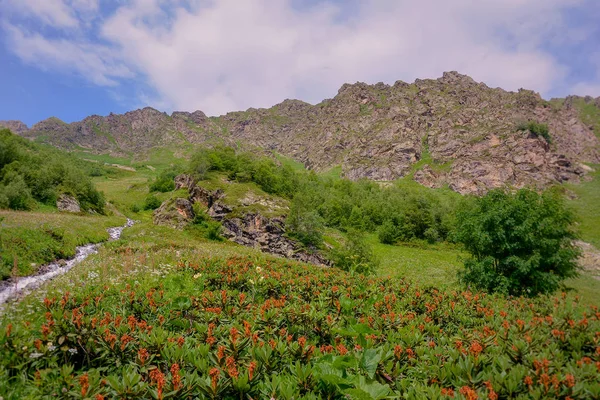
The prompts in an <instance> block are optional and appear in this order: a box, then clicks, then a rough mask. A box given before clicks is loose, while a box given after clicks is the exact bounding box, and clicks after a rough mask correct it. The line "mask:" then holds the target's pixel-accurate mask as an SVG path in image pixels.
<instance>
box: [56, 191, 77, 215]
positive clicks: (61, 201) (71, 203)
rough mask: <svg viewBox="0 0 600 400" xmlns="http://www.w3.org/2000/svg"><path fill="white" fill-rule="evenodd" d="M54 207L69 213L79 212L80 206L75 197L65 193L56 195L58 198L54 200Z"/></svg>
mask: <svg viewBox="0 0 600 400" xmlns="http://www.w3.org/2000/svg"><path fill="white" fill-rule="evenodd" d="M56 208H58V211H64V212H70V213H80V212H81V206H80V204H79V202H78V201H77V199H76V198H75V197H73V196H69V195H67V194H61V195H60V196H58V200H56Z"/></svg>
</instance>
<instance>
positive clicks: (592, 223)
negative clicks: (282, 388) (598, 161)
mask: <svg viewBox="0 0 600 400" xmlns="http://www.w3.org/2000/svg"><path fill="white" fill-rule="evenodd" d="M593 167H594V169H595V170H596V171H595V172H594V173H592V174H590V175H591V177H592V180H590V181H588V182H582V183H580V184H569V185H567V188H568V189H570V190H572V191H573V192H575V194H576V195H577V197H578V198H577V199H575V200H572V201H570V202H569V203H570V204H571V205H572V206H573V208H574V209H575V210H576V211H577V213H578V214H579V219H580V221H579V230H580V232H581V237H582V239H583V240H585V241H587V242H589V243H591V244H593V245H594V246H596V247H597V248H599V249H600V165H594V166H593Z"/></svg>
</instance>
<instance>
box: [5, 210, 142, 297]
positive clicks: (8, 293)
mask: <svg viewBox="0 0 600 400" xmlns="http://www.w3.org/2000/svg"><path fill="white" fill-rule="evenodd" d="M132 225H133V221H132V220H130V219H129V218H128V219H127V223H126V224H125V225H123V226H117V227H114V228H108V229H107V231H108V236H109V239H108V241H113V240H117V239H119V238H120V237H121V234H122V233H123V229H125V228H127V227H130V226H132ZM100 245H101V243H97V244H86V245H83V246H79V247H77V248H76V249H75V256H74V257H73V258H71V259H69V260H66V261H60V262H59V261H56V262H53V263H50V264H47V265H44V266H42V267H41V268H40V270H39V271H38V273H37V274H36V275H31V276H26V277H20V278H17V279H9V280H7V281H4V282H1V283H0V306H2V305H3V304H4V303H6V302H8V301H9V300H11V299H12V298H15V297H17V296H21V295H23V294H26V293H29V292H31V291H32V290H34V289H36V288H38V287H40V286H41V285H42V284H43V283H44V282H46V281H49V280H50V279H52V278H54V277H56V276H58V275H62V274H64V273H66V272H68V271H69V270H70V269H71V268H73V267H74V266H75V265H77V264H79V263H80V262H82V261H83V260H85V259H86V258H88V256H89V255H90V254H95V253H97V252H98V247H100Z"/></svg>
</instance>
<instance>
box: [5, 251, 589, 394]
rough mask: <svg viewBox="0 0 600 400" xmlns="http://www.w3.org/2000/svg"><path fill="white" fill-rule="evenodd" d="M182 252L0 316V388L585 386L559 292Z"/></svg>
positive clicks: (376, 390)
mask: <svg viewBox="0 0 600 400" xmlns="http://www.w3.org/2000/svg"><path fill="white" fill-rule="evenodd" d="M117 248H118V247H115V250H116V249H117ZM121 248H124V246H123V247H121ZM157 253H158V254H162V250H157ZM132 256H133V257H136V258H134V260H137V257H138V256H139V257H141V254H138V253H134V254H132ZM186 257H188V258H187V259H186V260H182V261H180V262H179V263H178V264H176V265H173V264H171V266H166V265H165V266H163V267H159V268H158V269H156V267H152V268H154V269H150V267H143V266H142V265H144V264H139V265H140V267H137V268H140V269H138V270H137V271H136V273H135V275H130V277H128V275H126V276H124V277H123V280H122V281H120V282H112V281H111V284H110V285H109V284H107V281H106V280H105V279H103V278H102V276H100V274H102V272H101V271H100V270H92V271H89V272H86V278H85V279H86V280H85V282H86V285H74V286H73V288H72V291H70V292H65V293H62V294H61V293H50V294H48V296H47V297H46V298H45V299H43V300H39V301H37V302H32V303H30V304H29V306H30V308H26V307H25V306H24V307H23V310H25V309H29V310H30V311H29V312H23V311H22V312H17V310H15V313H14V314H11V315H10V318H3V319H2V321H1V322H0V377H1V379H0V396H3V397H4V398H7V399H8V398H45V397H55V396H58V397H69V398H96V399H100V398H157V399H167V398H188V397H191V398H200V399H211V398H278V399H322V398H329V399H342V398H359V399H383V398H389V397H402V398H451V397H453V396H454V397H455V398H457V397H458V398H472V399H474V398H566V397H567V396H568V397H570V398H573V399H584V398H597V397H598V396H600V385H599V384H598V381H597V376H598V365H597V362H598V361H600V360H599V359H598V338H597V335H596V332H598V330H600V321H599V320H598V315H597V313H595V312H594V310H592V309H587V308H585V307H583V306H581V305H578V304H577V303H576V302H574V301H573V299H572V298H571V297H570V296H558V297H556V298H539V299H536V300H528V299H524V298H511V299H506V298H503V297H500V296H496V295H487V296H486V295H483V294H480V293H471V292H463V291H455V290H453V291H444V290H436V289H427V288H421V287H419V286H418V285H415V284H411V283H407V282H405V281H403V280H401V279H381V278H367V277H365V276H363V275H360V274H355V275H352V274H347V273H344V272H341V271H339V270H330V269H322V268H318V267H312V266H305V265H300V264H297V263H293V262H287V261H283V260H274V259H269V258H266V259H265V258H261V259H256V258H254V257H252V258H245V257H235V258H230V257H228V258H211V257H206V256H205V255H203V256H200V257H199V256H193V253H187V252H186ZM132 262H133V261H132ZM162 262H164V261H162ZM137 263H138V261H135V263H134V265H138V264H137ZM146 264H147V263H146ZM161 265H162V264H161ZM144 268H148V269H147V272H148V273H142V271H143V270H144ZM152 271H153V272H154V273H151V272H152ZM90 273H93V274H97V275H98V276H96V275H93V274H90Z"/></svg>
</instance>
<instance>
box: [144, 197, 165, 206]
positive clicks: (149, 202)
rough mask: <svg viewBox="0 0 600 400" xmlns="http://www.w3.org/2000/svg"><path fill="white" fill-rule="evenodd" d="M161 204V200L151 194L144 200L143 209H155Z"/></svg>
mask: <svg viewBox="0 0 600 400" xmlns="http://www.w3.org/2000/svg"><path fill="white" fill-rule="evenodd" d="M161 204H162V203H161V201H160V200H159V199H158V198H157V197H156V196H154V195H152V194H151V195H149V196H148V197H146V200H144V210H156V209H157V208H158V207H160V205H161Z"/></svg>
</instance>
